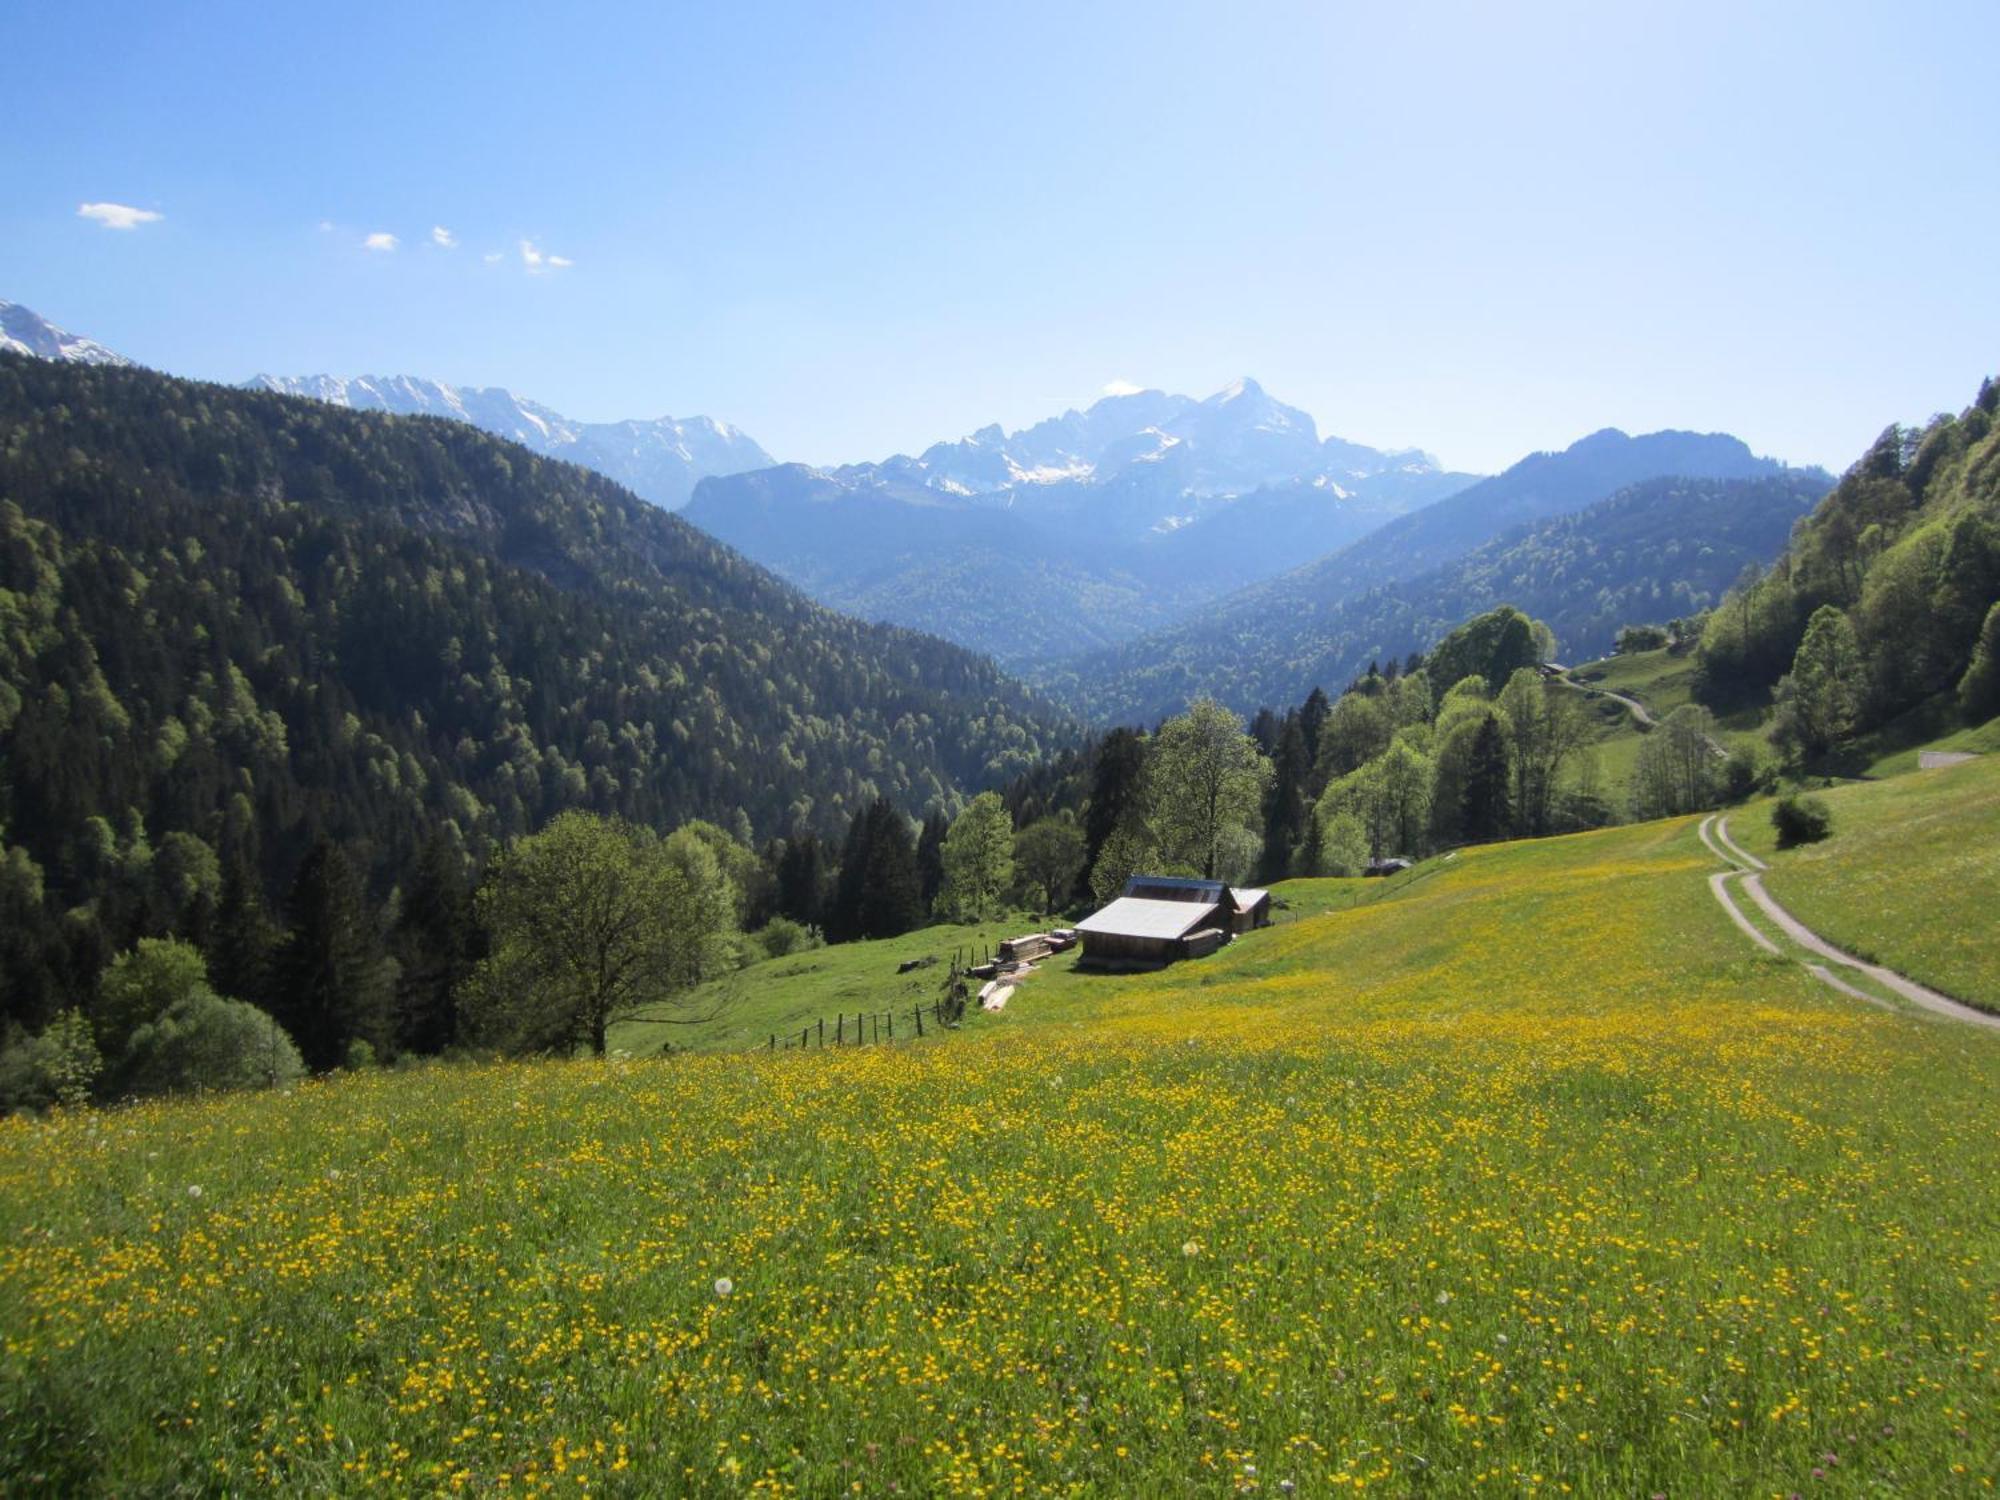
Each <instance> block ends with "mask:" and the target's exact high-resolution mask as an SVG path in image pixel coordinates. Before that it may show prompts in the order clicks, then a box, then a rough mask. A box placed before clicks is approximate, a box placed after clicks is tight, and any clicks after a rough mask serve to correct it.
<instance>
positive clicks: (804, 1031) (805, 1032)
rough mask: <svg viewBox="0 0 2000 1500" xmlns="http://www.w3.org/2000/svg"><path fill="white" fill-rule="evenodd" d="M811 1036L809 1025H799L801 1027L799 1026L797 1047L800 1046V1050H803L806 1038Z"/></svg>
mask: <svg viewBox="0 0 2000 1500" xmlns="http://www.w3.org/2000/svg"><path fill="white" fill-rule="evenodd" d="M811 1036H812V1027H810V1026H801V1027H800V1028H799V1048H800V1050H801V1051H803V1050H804V1049H805V1047H806V1044H807V1040H808V1039H809V1038H810V1037H811Z"/></svg>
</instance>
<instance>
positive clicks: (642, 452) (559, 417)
mask: <svg viewBox="0 0 2000 1500" xmlns="http://www.w3.org/2000/svg"><path fill="white" fill-rule="evenodd" d="M245 384H246V385H248V386H249V387H251V388H252V389H254V390H265V391H275V392H277V393H278V394H280V395H286V396H307V397H310V398H312V399H313V400H315V401H326V402H330V403H331V404H333V405H335V406H347V407H353V408H355V409H356V410H360V411H383V412H391V413H394V414H395V415H398V416H426V417H447V418H450V419H451V420H453V421H457V422H468V423H470V424H471V425H472V426H474V427H479V428H483V429H484V430H485V431H487V432H491V433H495V434H497V435H498V436H500V437H504V438H509V439H511V440H512V441H514V442H517V443H521V444H523V445H525V446H526V447H529V448H533V449H535V450H536V451H537V452H539V453H545V454H547V455H548V456H550V457H551V458H561V459H567V460H569V461H570V462H571V463H579V464H583V465H584V466H585V467H587V468H592V469H596V470H597V471H598V472H599V473H600V474H604V475H607V476H608V477H610V478H612V479H615V480H617V481H618V482H619V483H620V484H622V485H624V486H626V487H627V488H628V489H630V490H632V491H633V492H634V493H635V494H637V495H639V496H640V497H642V498H643V499H647V500H650V501H652V502H653V503H654V504H655V505H660V506H664V507H666V508H667V509H668V510H678V509H679V508H680V507H681V506H683V505H685V504H686V503H687V498H688V496H689V495H690V494H692V493H693V491H694V487H695V484H696V482H697V481H699V480H702V479H705V478H707V477H708V476H709V475H711V474H741V473H744V472H746V471H747V470H751V469H767V468H769V467H771V464H772V459H771V455H770V454H768V453H766V452H765V451H764V450H763V449H762V448H761V447H759V446H758V445H757V443H756V442H755V441H753V440H752V439H751V438H750V437H749V436H747V435H746V434H745V433H743V432H741V431H740V430H738V429H737V428H735V427H732V426H730V425H729V424H728V423H727V422H718V421H716V420H714V419H713V418H711V417H684V418H678V419H677V418H674V417H657V418H653V419H651V420H643V419H635V420H628V421H623V422H579V421H576V420H575V419H573V418H570V417H566V416H564V415H563V414H562V413H561V412H558V411H554V410H552V409H550V408H549V407H546V406H543V405H542V404H540V403H539V402H536V401H529V400H526V399H524V398H522V397H520V396H516V395H515V394H514V393H513V392H512V391H509V390H506V389H504V388H502V387H500V386H456V385H448V384H446V383H445V382H444V381H441V380H425V379H422V378H420V377H417V376H414V375H361V376H356V377H353V378H348V379H344V378H342V377H339V376H334V375H258V376H255V377H253V378H252V379H250V380H248V381H246V382H245Z"/></svg>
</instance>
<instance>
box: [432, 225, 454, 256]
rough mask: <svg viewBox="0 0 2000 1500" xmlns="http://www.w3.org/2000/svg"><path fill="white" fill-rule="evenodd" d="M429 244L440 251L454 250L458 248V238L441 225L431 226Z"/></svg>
mask: <svg viewBox="0 0 2000 1500" xmlns="http://www.w3.org/2000/svg"><path fill="white" fill-rule="evenodd" d="M431 243H432V244H433V245H436V246H437V247H438V249H440V250H456V249H457V248H458V236H457V235H455V234H453V233H452V232H451V231H450V230H449V229H447V228H445V227H444V225H442V224H433V225H432V226H431Z"/></svg>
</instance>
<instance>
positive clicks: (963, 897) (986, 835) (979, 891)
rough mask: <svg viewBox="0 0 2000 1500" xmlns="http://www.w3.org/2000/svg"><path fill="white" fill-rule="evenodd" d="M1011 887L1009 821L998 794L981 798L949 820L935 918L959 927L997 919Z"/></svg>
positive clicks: (1011, 825)
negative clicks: (952, 921) (968, 923)
mask: <svg viewBox="0 0 2000 1500" xmlns="http://www.w3.org/2000/svg"><path fill="white" fill-rule="evenodd" d="M1013 881H1014V820H1013V818H1012V817H1010V816H1009V815H1008V813H1007V805H1006V804H1005V803H1004V802H1002V801H1001V800H1000V795H999V793H997V792H981V793H980V794H979V795H978V796H977V797H974V798H973V799H972V801H970V802H969V803H967V804H966V807H965V811H964V812H962V813H960V814H959V815H958V816H957V817H956V818H954V819H953V820H952V824H951V831H950V832H949V833H948V834H946V835H945V840H944V886H943V888H942V889H941V890H940V891H939V892H938V908H939V913H940V915H943V916H947V917H950V918H952V919H953V920H954V921H960V922H977V921H982V920H984V919H985V918H987V917H992V916H997V915H999V911H1000V904H1001V902H1002V901H1003V900H1004V899H1005V898H1006V894H1007V889H1008V887H1009V886H1010V885H1012V884H1013Z"/></svg>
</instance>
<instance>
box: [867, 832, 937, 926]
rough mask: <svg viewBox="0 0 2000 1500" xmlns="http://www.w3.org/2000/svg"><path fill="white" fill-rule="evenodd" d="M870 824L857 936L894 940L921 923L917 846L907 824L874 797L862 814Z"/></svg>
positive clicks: (921, 906)
mask: <svg viewBox="0 0 2000 1500" xmlns="http://www.w3.org/2000/svg"><path fill="white" fill-rule="evenodd" d="M866 821H867V822H868V824H869V825H870V827H869V833H868V839H867V858H866V862H865V865H864V870H865V875H864V878H863V881H862V889H861V903H860V922H861V934H860V935H861V936H862V937H868V938H885V937H895V936H897V935H898V934H899V933H905V932H909V931H910V930H911V929H913V928H916V927H921V926H922V925H923V922H924V904H923V882H922V881H921V879H920V878H919V877H918V874H917V847H916V842H915V840H913V839H912V838H911V837H910V828H909V824H908V823H907V822H906V821H905V820H904V818H903V815H902V814H901V813H899V812H897V811H896V807H895V804H894V803H892V802H890V801H889V799H888V798H886V797H877V798H876V799H875V801H874V802H873V803H872V804H870V806H869V808H868V812H867V815H866Z"/></svg>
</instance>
